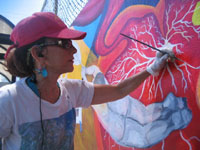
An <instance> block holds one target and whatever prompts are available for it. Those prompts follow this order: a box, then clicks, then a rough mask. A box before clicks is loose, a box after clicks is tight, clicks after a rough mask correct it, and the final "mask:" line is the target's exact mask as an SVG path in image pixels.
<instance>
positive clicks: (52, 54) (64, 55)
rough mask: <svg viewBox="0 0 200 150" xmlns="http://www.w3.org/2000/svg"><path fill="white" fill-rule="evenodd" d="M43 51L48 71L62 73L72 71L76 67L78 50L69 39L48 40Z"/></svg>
mask: <svg viewBox="0 0 200 150" xmlns="http://www.w3.org/2000/svg"><path fill="white" fill-rule="evenodd" d="M46 45H47V46H45V48H44V51H43V55H44V59H45V67H46V69H47V71H48V73H55V74H62V73H66V72H72V71H73V69H74V67H73V63H74V56H73V55H74V54H75V53H76V52H77V50H76V48H75V47H74V46H73V45H72V41H71V40H69V39H62V40H61V39H52V38H48V39H47V40H46Z"/></svg>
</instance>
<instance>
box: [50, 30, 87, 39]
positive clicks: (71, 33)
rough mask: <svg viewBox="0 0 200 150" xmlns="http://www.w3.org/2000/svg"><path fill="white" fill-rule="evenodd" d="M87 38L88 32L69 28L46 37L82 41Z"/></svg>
mask: <svg viewBox="0 0 200 150" xmlns="http://www.w3.org/2000/svg"><path fill="white" fill-rule="evenodd" d="M85 36H86V32H82V31H78V30H73V29H68V28H65V29H63V30H61V31H59V32H54V33H50V34H48V35H46V37H51V38H61V39H72V40H81V39H84V38H85Z"/></svg>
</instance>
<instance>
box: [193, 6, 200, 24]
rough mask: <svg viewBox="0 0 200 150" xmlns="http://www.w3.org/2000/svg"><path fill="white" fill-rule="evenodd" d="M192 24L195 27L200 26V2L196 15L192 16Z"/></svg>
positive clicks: (195, 10) (196, 8) (195, 11)
mask: <svg viewBox="0 0 200 150" xmlns="http://www.w3.org/2000/svg"><path fill="white" fill-rule="evenodd" d="M192 22H193V24H194V25H200V2H198V3H197V5H196V7H195V9H194V14H193V16H192Z"/></svg>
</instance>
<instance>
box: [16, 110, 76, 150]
mask: <svg viewBox="0 0 200 150" xmlns="http://www.w3.org/2000/svg"><path fill="white" fill-rule="evenodd" d="M75 123H76V116H75V109H74V108H73V109H72V110H70V111H69V112H67V113H65V114H64V115H62V116H60V117H59V118H53V119H48V120H43V125H44V130H45V132H44V145H43V147H44V149H46V150H55V149H60V150H66V149H67V150H73V148H74V131H75ZM19 134H20V135H21V138H22V140H21V147H20V150H27V149H28V150H40V149H41V143H42V128H41V123H40V121H37V122H30V123H25V124H22V125H20V126H19Z"/></svg>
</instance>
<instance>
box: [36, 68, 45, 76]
mask: <svg viewBox="0 0 200 150" xmlns="http://www.w3.org/2000/svg"><path fill="white" fill-rule="evenodd" d="M35 71H37V72H38V73H39V74H42V77H44V78H46V77H47V76H48V72H47V69H46V68H42V70H40V69H35Z"/></svg>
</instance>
